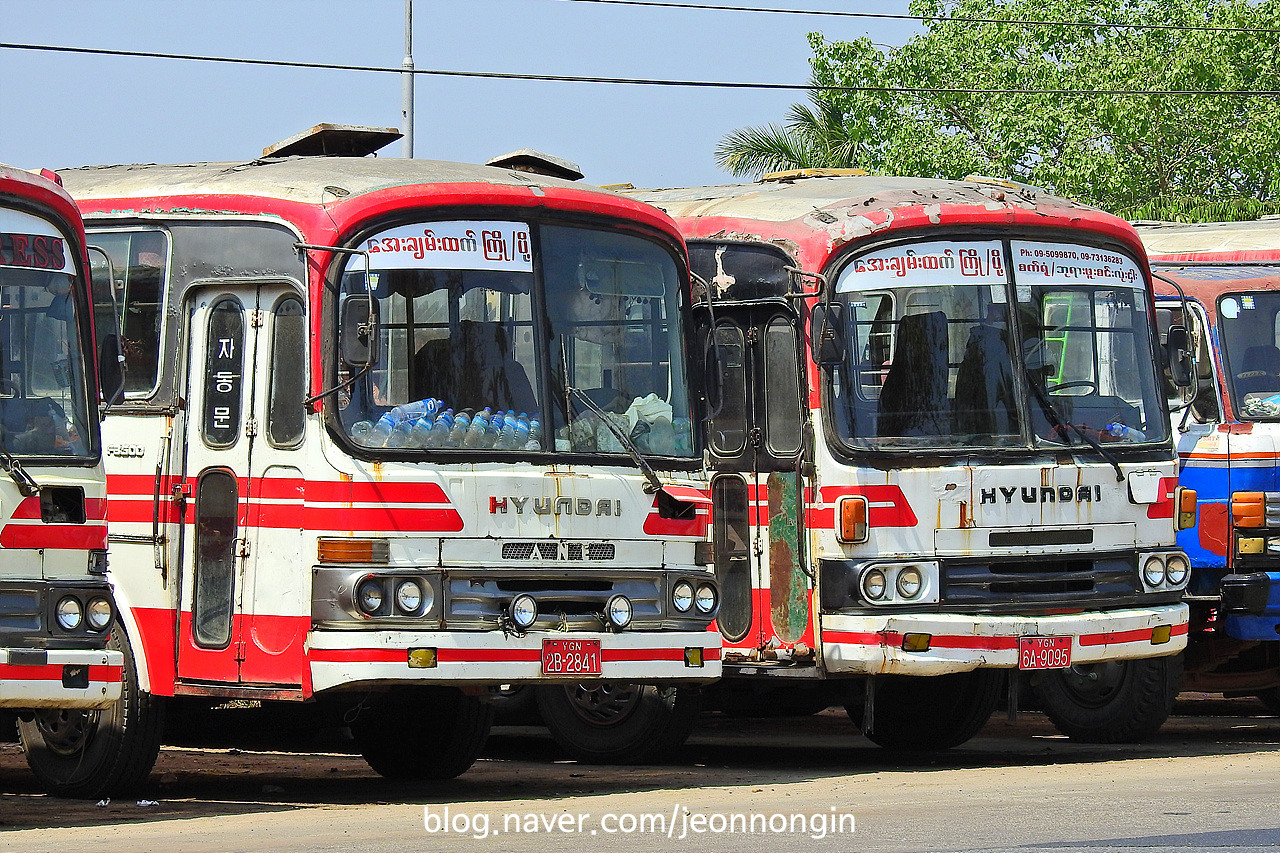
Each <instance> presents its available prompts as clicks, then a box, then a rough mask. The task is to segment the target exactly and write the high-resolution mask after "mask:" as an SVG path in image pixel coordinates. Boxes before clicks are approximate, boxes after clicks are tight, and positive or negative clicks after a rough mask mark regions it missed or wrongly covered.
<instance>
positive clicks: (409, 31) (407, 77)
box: [400, 0, 413, 160]
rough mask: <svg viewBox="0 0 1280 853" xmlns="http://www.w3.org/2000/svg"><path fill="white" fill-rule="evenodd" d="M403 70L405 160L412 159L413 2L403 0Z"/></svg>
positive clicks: (401, 65) (401, 126)
mask: <svg viewBox="0 0 1280 853" xmlns="http://www.w3.org/2000/svg"><path fill="white" fill-rule="evenodd" d="M400 67H401V68H402V69H404V70H403V71H402V72H401V73H400V91H401V96H400V100H401V103H400V130H401V131H402V132H403V133H404V156H405V159H408V160H412V159H413V0H404V62H402V63H400Z"/></svg>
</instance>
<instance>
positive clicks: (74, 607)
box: [54, 595, 84, 631]
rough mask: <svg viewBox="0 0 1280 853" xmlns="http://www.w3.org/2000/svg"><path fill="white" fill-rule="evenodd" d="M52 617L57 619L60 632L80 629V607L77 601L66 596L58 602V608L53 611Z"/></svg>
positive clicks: (82, 611)
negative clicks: (60, 627) (60, 628)
mask: <svg viewBox="0 0 1280 853" xmlns="http://www.w3.org/2000/svg"><path fill="white" fill-rule="evenodd" d="M54 615H55V616H56V617H57V619H58V624H59V625H61V626H62V630H64V631H74V630H75V629H76V628H79V627H80V620H81V619H83V618H84V610H83V608H82V607H81V606H80V601H79V600H78V599H75V598H72V597H71V596H69V595H68V596H67V597H66V598H64V599H62V600H61V601H59V602H58V606H57V607H56V608H55V609H54Z"/></svg>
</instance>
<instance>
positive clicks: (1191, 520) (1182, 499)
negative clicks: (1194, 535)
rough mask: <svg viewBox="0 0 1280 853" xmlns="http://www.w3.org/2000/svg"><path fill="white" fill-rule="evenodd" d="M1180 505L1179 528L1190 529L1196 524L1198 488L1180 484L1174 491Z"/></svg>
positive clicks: (1176, 500)
mask: <svg viewBox="0 0 1280 853" xmlns="http://www.w3.org/2000/svg"><path fill="white" fill-rule="evenodd" d="M1174 495H1175V498H1174V500H1175V502H1176V503H1177V505H1178V524H1177V529H1178V530H1190V529H1191V528H1193V527H1195V526H1196V490H1195V489H1187V488H1184V487H1182V486H1179V487H1178V488H1177V490H1176V491H1175V492H1174Z"/></svg>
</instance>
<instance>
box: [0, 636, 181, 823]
mask: <svg viewBox="0 0 1280 853" xmlns="http://www.w3.org/2000/svg"><path fill="white" fill-rule="evenodd" d="M107 648H109V649H116V650H118V651H121V652H124V683H123V685H122V687H121V692H120V700H119V701H118V702H116V703H115V704H114V705H112V706H111V707H109V708H104V709H102V710H101V711H67V710H57V709H49V710H40V711H36V713H35V716H34V717H33V718H32V719H31V720H30V721H23V720H19V721H18V735H19V737H20V738H21V740H22V748H23V750H24V751H25V752H26V754H27V764H28V766H30V767H31V771H32V772H33V773H35V775H36V778H37V779H39V780H40V784H41V785H43V786H44V787H45V789H46V790H48V791H49V793H51V794H55V795H57V796H59V797H77V798H82V799H90V800H94V799H98V798H101V797H115V796H127V795H130V794H134V793H137V791H138V789H139V788H141V787H142V785H143V783H145V782H146V781H147V777H148V776H150V775H151V768H152V767H154V766H155V763H156V757H157V756H158V755H159V754H160V740H161V737H162V736H163V734H164V717H165V702H164V700H163V699H162V698H159V697H155V696H152V695H151V694H150V693H144V692H143V691H142V690H140V689H139V688H138V671H137V666H136V665H135V663H134V660H133V652H132V651H131V650H130V648H129V643H128V640H127V639H125V637H124V635H123V634H122V633H121V630H120V628H119V626H117V627H116V629H115V632H114V633H113V635H112V636H111V638H110V639H109V640H108V641H107Z"/></svg>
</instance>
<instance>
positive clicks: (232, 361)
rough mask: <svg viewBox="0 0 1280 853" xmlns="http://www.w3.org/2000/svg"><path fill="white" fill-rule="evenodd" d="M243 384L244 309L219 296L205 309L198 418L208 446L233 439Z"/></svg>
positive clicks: (237, 430) (230, 442) (226, 444)
mask: <svg viewBox="0 0 1280 853" xmlns="http://www.w3.org/2000/svg"><path fill="white" fill-rule="evenodd" d="M243 385H244V309H243V308H242V307H241V305H240V303H239V302H237V301H236V300H234V299H232V298H230V297H228V298H224V299H219V300H218V301H217V302H215V303H214V305H213V307H212V308H211V309H210V310H209V328H208V332H207V336H206V339H205V369H204V408H203V413H202V416H201V419H200V427H201V434H202V435H203V436H204V441H205V444H208V445H209V446H210V447H230V446H231V445H233V444H235V443H236V438H237V437H238V436H239V434H240V414H241V412H240V401H241V397H242V394H241V392H242V388H243Z"/></svg>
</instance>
